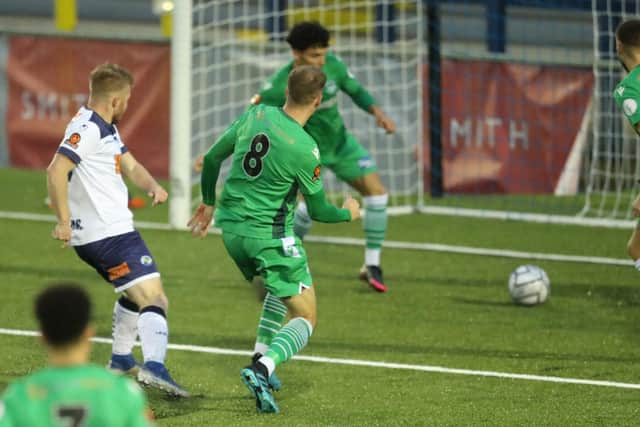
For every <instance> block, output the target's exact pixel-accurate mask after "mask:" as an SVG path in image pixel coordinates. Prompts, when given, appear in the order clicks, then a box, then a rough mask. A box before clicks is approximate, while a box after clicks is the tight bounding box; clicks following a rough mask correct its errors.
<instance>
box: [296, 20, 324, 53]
mask: <svg viewBox="0 0 640 427" xmlns="http://www.w3.org/2000/svg"><path fill="white" fill-rule="evenodd" d="M287 43H289V46H291V48H292V49H295V50H299V51H303V50H306V49H308V48H310V47H328V46H329V30H327V29H326V28H324V27H323V26H322V25H320V24H319V23H318V22H308V21H305V22H300V23H299V24H296V25H294V26H293V28H291V31H289V35H288V36H287Z"/></svg>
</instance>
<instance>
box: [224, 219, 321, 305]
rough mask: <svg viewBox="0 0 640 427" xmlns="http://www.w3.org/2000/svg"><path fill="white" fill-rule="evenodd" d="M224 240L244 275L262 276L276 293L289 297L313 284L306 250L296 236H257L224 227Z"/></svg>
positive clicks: (280, 296)
mask: <svg viewBox="0 0 640 427" xmlns="http://www.w3.org/2000/svg"><path fill="white" fill-rule="evenodd" d="M222 241H223V242H224V246H225V248H227V252H229V255H231V258H233V260H234V261H235V263H236V265H237V266H238V268H239V269H240V271H241V272H242V274H243V275H244V277H245V279H247V280H248V281H251V280H252V279H253V278H254V277H255V276H262V277H263V278H264V282H265V287H266V288H267V290H268V291H269V292H270V293H272V294H273V295H275V296H277V297H279V298H285V297H290V296H293V295H298V294H300V293H302V290H303V289H305V288H310V287H311V286H312V280H311V273H310V272H309V266H308V265H307V254H306V252H305V251H304V248H303V247H302V244H301V243H300V239H298V238H297V237H295V238H294V237H285V238H284V239H254V238H252V237H245V236H240V235H237V234H234V233H231V232H228V231H224V230H223V232H222Z"/></svg>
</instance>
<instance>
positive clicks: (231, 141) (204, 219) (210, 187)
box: [187, 120, 239, 239]
mask: <svg viewBox="0 0 640 427" xmlns="http://www.w3.org/2000/svg"><path fill="white" fill-rule="evenodd" d="M238 123H239V120H236V121H235V122H234V123H233V124H232V125H231V126H229V128H227V130H225V131H224V133H223V134H222V135H221V136H220V137H219V138H218V140H217V141H216V142H215V143H214V144H213V145H212V146H211V148H210V149H209V151H208V152H207V154H206V155H205V156H204V157H203V158H202V175H201V176H200V187H201V191H202V203H200V205H199V206H198V207H197V208H196V210H195V211H194V212H193V215H192V216H191V219H190V220H189V222H188V223H187V227H189V229H190V230H191V233H192V234H193V235H194V236H200V237H201V238H203V239H204V238H205V237H206V235H207V233H208V231H209V227H210V226H211V221H212V220H213V209H214V206H215V205H216V185H217V183H218V176H219V175H220V166H221V165H222V162H223V161H224V160H225V159H226V158H227V157H229V156H230V155H231V154H233V148H234V147H235V142H236V131H237V126H238Z"/></svg>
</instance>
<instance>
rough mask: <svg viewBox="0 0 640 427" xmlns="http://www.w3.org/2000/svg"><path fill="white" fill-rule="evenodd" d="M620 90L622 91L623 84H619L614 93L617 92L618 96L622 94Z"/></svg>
mask: <svg viewBox="0 0 640 427" xmlns="http://www.w3.org/2000/svg"><path fill="white" fill-rule="evenodd" d="M622 92H624V86H620V87H619V88H618V89H616V93H617V94H618V96H622Z"/></svg>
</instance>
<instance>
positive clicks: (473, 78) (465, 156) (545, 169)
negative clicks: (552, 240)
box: [423, 60, 593, 194]
mask: <svg viewBox="0 0 640 427" xmlns="http://www.w3.org/2000/svg"><path fill="white" fill-rule="evenodd" d="M424 70H425V72H424V76H425V77H424V78H425V80H424V81H425V88H426V90H427V91H428V90H429V88H428V78H427V77H428V76H427V71H428V69H427V66H425V67H424ZM441 75H442V149H443V153H442V167H443V184H444V190H445V191H446V192H450V193H521V194H522V193H553V192H554V188H555V186H556V184H557V182H558V179H559V177H560V174H561V173H562V170H563V167H564V165H565V162H566V160H567V157H568V155H569V153H570V151H571V148H572V147H573V144H574V142H575V139H576V135H577V133H578V130H579V128H580V124H581V122H582V119H583V116H584V112H585V109H586V107H587V105H588V103H589V100H590V98H591V93H592V88H593V74H592V72H591V70H590V69H586V68H575V67H567V66H538V65H524V64H508V63H501V62H489V61H462V60H445V61H443V64H442V70H441ZM427 100H428V97H427V95H426V94H425V108H424V111H425V118H424V120H425V121H424V124H425V126H424V129H425V134H424V139H423V142H424V147H425V149H424V153H425V175H424V176H425V180H427V182H426V183H425V188H429V182H428V180H429V173H430V165H429V158H428V156H429V121H428V112H429V107H428V103H427Z"/></svg>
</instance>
